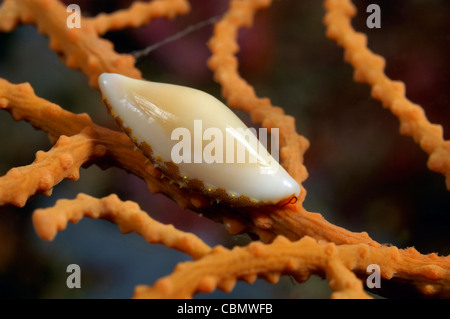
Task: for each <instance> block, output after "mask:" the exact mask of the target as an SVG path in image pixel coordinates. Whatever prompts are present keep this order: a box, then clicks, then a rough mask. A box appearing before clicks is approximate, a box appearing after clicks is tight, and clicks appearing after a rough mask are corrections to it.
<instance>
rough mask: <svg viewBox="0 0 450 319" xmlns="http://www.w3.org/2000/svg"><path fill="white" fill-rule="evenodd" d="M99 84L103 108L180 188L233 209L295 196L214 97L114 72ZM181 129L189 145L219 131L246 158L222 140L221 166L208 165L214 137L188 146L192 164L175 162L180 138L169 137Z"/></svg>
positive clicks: (293, 187)
mask: <svg viewBox="0 0 450 319" xmlns="http://www.w3.org/2000/svg"><path fill="white" fill-rule="evenodd" d="M99 85H100V89H101V92H102V95H103V100H104V102H105V104H106V105H107V106H108V108H109V110H110V113H111V114H112V115H113V116H114V117H115V118H116V120H117V121H118V122H119V124H121V125H122V128H123V129H124V130H125V132H127V133H128V135H129V136H130V137H131V139H132V140H133V141H134V142H135V143H136V145H137V146H138V147H139V148H140V149H141V150H142V151H143V153H144V154H145V155H146V156H147V157H148V158H149V160H150V161H151V162H152V163H153V164H154V165H155V166H156V167H158V168H159V169H160V170H161V171H162V172H163V173H164V174H166V175H167V176H169V177H170V178H171V179H172V180H174V181H176V182H177V183H178V184H180V185H181V186H186V187H188V188H189V189H192V190H194V191H197V192H201V193H204V194H205V195H208V196H209V197H211V198H213V199H215V200H217V201H220V202H225V203H226V204H229V205H234V206H249V205H267V204H277V203H279V202H281V201H285V200H289V199H292V198H294V197H298V195H299V193H300V187H299V185H298V184H297V182H296V181H295V180H294V179H293V178H292V177H291V176H290V175H289V174H288V173H287V172H286V171H285V170H284V169H283V167H281V166H280V165H279V164H278V162H277V161H276V160H275V159H274V158H273V157H272V156H271V155H270V154H269V153H268V152H267V151H266V150H265V148H264V147H263V146H262V145H261V144H260V143H259V141H257V142H256V143H257V145H258V147H257V149H255V147H254V146H255V144H252V145H251V143H249V142H248V136H247V140H246V138H245V136H244V135H243V134H242V130H248V127H247V126H246V125H245V124H244V123H243V122H242V121H241V120H240V119H239V118H238V117H237V116H236V115H235V114H234V113H233V112H232V111H231V110H230V109H229V108H228V107H227V106H226V105H224V104H223V103H222V102H220V101H219V100H218V99H216V98H215V97H213V96H211V95H209V94H207V93H205V92H202V91H199V90H196V89H192V88H188V87H183V86H178V85H171V84H164V83H156V82H148V81H141V80H136V79H131V78H128V77H125V76H122V75H119V74H112V73H103V74H102V75H101V76H100V77H99ZM194 123H195V125H194ZM199 123H201V127H200V128H199V127H198V124H199ZM180 128H181V129H182V130H183V131H184V132H187V130H188V131H189V133H190V136H191V138H192V141H194V140H195V138H198V134H200V135H201V134H203V133H206V132H207V131H208V129H209V128H211V129H215V130H216V132H217V129H218V130H220V131H221V132H222V134H223V135H222V136H223V138H224V141H225V140H227V139H230V140H231V141H233V142H235V144H236V145H241V146H243V147H244V148H245V150H246V151H247V152H248V153H247V154H248V155H247V156H248V157H247V158H246V161H245V162H244V163H242V162H239V161H238V160H237V157H236V156H237V149H236V148H237V146H235V147H234V149H231V151H234V153H230V147H227V145H228V146H229V144H226V143H225V142H224V143H223V149H220V150H219V149H218V148H217V149H216V150H215V152H217V151H223V153H224V154H223V158H224V161H223V163H220V162H218V161H212V162H211V160H208V159H207V158H204V156H205V154H206V153H205V147H208V144H209V143H211V142H212V139H211V140H205V138H203V140H202V142H201V143H202V144H201V145H200V144H198V143H197V144H196V145H194V144H195V143H194V142H192V145H191V146H192V148H191V150H192V156H191V158H192V161H190V163H189V162H187V163H186V162H179V160H174V158H173V155H174V148H175V149H177V147H178V149H179V147H180V140H181V137H180V136H179V139H173V138H174V136H173V135H172V134H173V132H174V131H176V130H177V129H180ZM215 137H216V138H217V136H215ZM190 141H191V140H190ZM227 141H228V140H227ZM211 145H212V144H210V145H209V147H210V148H211ZM260 147H262V148H263V149H264V152H261V151H260V150H261V148H260ZM227 151H228V154H232V155H233V154H234V157H233V156H230V159H233V160H231V161H229V160H225V159H226V156H227ZM175 153H176V152H175ZM176 154H178V153H176ZM214 154H216V153H214ZM217 154H219V153H217ZM199 159H200V160H201V161H200V162H199V161H198V160H199ZM195 161H197V162H198V163H196V162H195ZM178 162H179V163H178ZM208 162H211V163H208Z"/></svg>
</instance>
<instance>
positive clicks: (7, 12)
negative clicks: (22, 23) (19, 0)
mask: <svg viewBox="0 0 450 319" xmlns="http://www.w3.org/2000/svg"><path fill="white" fill-rule="evenodd" d="M19 16H20V10H19V7H18V6H17V5H16V2H15V1H14V0H5V1H3V3H2V5H1V6H0V31H2V32H9V31H11V30H13V29H14V28H15V27H16V26H17V24H18V23H19Z"/></svg>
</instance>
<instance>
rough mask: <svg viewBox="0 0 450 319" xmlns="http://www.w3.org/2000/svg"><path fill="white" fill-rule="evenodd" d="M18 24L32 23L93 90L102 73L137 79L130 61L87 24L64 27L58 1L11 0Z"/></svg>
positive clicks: (132, 63) (139, 75) (65, 15)
mask: <svg viewBox="0 0 450 319" xmlns="http://www.w3.org/2000/svg"><path fill="white" fill-rule="evenodd" d="M15 2H16V6H17V7H18V10H20V12H21V15H20V21H21V22H22V23H28V24H31V23H34V24H36V26H37V27H38V30H39V31H40V32H41V33H44V34H46V35H47V36H48V37H49V39H50V48H51V49H52V50H54V51H56V52H58V53H59V54H60V57H61V59H62V60H63V62H64V63H65V64H66V65H67V66H68V67H69V68H74V69H81V70H82V72H83V73H84V74H85V75H86V76H87V77H88V78H89V84H90V85H91V86H93V87H97V86H98V83H97V79H98V76H99V75H100V74H101V73H102V72H115V73H120V74H123V75H127V76H129V77H134V78H141V72H140V71H139V70H138V69H136V68H135V67H134V58H133V57H132V56H131V55H128V54H118V53H117V52H115V51H114V48H113V44H112V43H111V42H109V41H107V40H104V39H102V38H100V37H99V36H98V34H97V33H96V31H95V29H94V27H93V26H91V25H90V24H89V22H88V21H82V22H81V23H82V27H81V28H73V29H70V28H67V26H66V22H67V21H66V20H67V17H68V13H67V12H66V7H65V6H64V5H63V4H62V3H61V2H60V1H58V0H15Z"/></svg>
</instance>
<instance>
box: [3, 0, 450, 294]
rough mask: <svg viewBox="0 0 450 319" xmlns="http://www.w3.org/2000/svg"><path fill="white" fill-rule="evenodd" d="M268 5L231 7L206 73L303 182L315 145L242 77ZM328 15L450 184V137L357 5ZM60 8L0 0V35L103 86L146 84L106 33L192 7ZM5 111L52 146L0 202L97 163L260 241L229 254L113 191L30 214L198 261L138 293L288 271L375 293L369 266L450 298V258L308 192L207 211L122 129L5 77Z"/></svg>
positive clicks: (20, 198) (16, 200)
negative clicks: (371, 43) (363, 21)
mask: <svg viewBox="0 0 450 319" xmlns="http://www.w3.org/2000/svg"><path fill="white" fill-rule="evenodd" d="M271 2H272V1H270V0H231V1H230V4H229V8H228V10H227V12H226V14H225V15H224V16H223V17H222V18H221V19H220V20H219V21H218V22H217V23H216V24H215V28H214V34H213V36H212V37H211V39H210V41H209V43H208V46H209V48H210V50H211V52H212V56H211V58H210V59H209V61H208V66H209V67H210V69H211V70H212V71H213V72H214V79H215V80H216V81H217V82H218V83H220V85H221V87H222V94H223V96H224V98H225V99H226V100H227V103H228V105H229V106H230V107H232V108H237V109H241V110H244V111H246V112H247V113H248V114H249V115H250V116H251V118H252V120H253V121H254V122H255V123H258V124H261V125H262V126H263V127H266V128H267V129H269V130H270V128H274V127H277V128H279V129H280V130H279V132H280V153H281V154H280V155H281V163H282V165H283V166H284V167H285V168H286V170H287V171H288V172H289V173H290V174H291V175H292V176H293V177H294V178H295V179H296V180H297V181H298V182H299V183H300V184H301V183H303V182H304V181H305V180H306V179H307V177H308V173H307V170H306V167H305V166H304V165H303V156H304V153H305V151H306V150H307V149H308V147H309V142H308V140H307V139H306V138H305V137H303V136H301V135H299V134H298V133H297V132H296V129H295V119H294V118H293V117H291V116H289V115H286V114H285V113H284V111H283V109H282V108H280V107H275V106H273V105H272V104H271V102H270V100H269V99H268V98H260V97H258V96H257V95H256V93H255V90H254V88H253V87H252V85H251V84H249V83H247V82H246V81H245V80H244V79H243V78H242V77H241V76H240V75H239V72H238V65H239V61H238V59H237V57H236V56H235V54H236V53H237V51H238V49H239V46H238V44H237V33H238V31H239V29H240V28H242V27H250V26H251V25H252V21H253V17H254V14H255V12H256V11H257V10H259V9H262V8H266V7H268V6H270V4H271ZM325 8H326V11H327V14H326V17H325V20H324V21H325V24H326V26H327V36H328V37H329V38H331V39H333V40H335V41H336V42H337V43H338V44H339V45H341V46H342V47H343V48H344V50H345V60H346V61H348V62H349V63H351V64H352V66H353V67H354V69H355V80H356V81H359V82H365V83H368V84H369V85H370V86H371V87H372V95H373V97H374V98H376V99H379V100H380V101H381V102H382V103H383V105H384V106H385V107H387V108H389V109H390V110H391V111H392V113H393V114H394V115H395V116H397V117H398V118H399V120H400V131H401V133H402V134H405V135H408V136H412V137H413V139H414V141H416V142H417V143H419V144H420V147H421V148H422V149H423V150H424V151H425V152H426V153H427V154H428V155H429V160H428V166H429V168H430V169H431V170H433V171H436V172H439V173H441V174H443V175H444V176H445V177H446V183H447V188H448V189H450V142H449V141H445V140H444V139H443V130H442V127H441V126H440V125H435V124H431V123H429V122H428V120H427V118H426V117H425V115H424V111H423V110H422V108H421V107H420V106H419V105H416V104H413V103H412V102H410V101H409V100H407V99H406V98H405V94H404V90H405V89H404V84H403V83H401V82H398V81H391V80H390V79H389V78H387V76H386V75H385V74H384V72H383V68H384V64H385V62H384V59H383V58H382V57H381V56H378V55H375V54H373V53H372V52H371V51H370V50H369V49H368V48H367V47H366V37H365V35H364V34H361V33H357V32H355V31H354V30H353V28H352V26H351V23H350V21H351V17H352V16H354V14H355V13H356V11H355V8H354V6H353V5H352V3H351V1H350V0H327V1H325ZM65 9H66V8H65V6H64V5H63V4H62V3H60V2H59V1H57V0H4V1H3V3H2V6H1V7H0V30H1V31H4V32H10V31H12V30H13V29H14V28H15V27H16V26H17V25H18V24H20V23H22V24H33V25H36V27H37V28H38V29H39V31H40V32H41V33H44V34H45V35H47V36H48V38H49V39H50V48H51V49H52V50H54V51H56V52H58V54H59V56H60V57H61V59H62V61H63V62H64V63H65V64H66V65H67V67H69V68H75V69H79V70H81V72H83V73H84V74H85V75H86V77H87V78H88V81H89V83H90V85H91V86H94V87H97V78H98V76H99V74H101V73H102V72H114V73H120V74H124V75H127V76H130V77H134V78H141V72H140V71H139V70H138V69H137V68H136V67H135V66H134V59H133V57H132V56H131V55H127V54H119V53H117V52H115V51H114V49H113V46H112V44H111V43H110V42H109V41H107V40H105V39H103V38H101V37H100V36H101V35H103V34H105V33H106V32H107V31H109V30H119V29H123V28H126V27H133V28H136V27H139V26H144V25H147V24H148V23H149V22H150V21H151V20H152V19H154V18H157V17H166V18H173V17H175V16H177V15H180V14H186V13H188V12H189V10H190V6H189V3H188V2H187V1H186V0H154V1H151V2H148V3H147V2H136V3H134V4H133V5H131V6H130V7H129V8H128V9H124V10H120V11H117V12H113V13H110V14H101V15H99V16H96V17H92V18H85V19H83V26H82V28H80V29H68V28H65V27H64V26H65V23H66V18H65V17H66V14H65ZM0 108H1V109H4V110H6V111H8V112H10V113H11V115H12V116H13V118H14V119H15V120H16V121H21V120H23V121H26V122H28V123H30V124H31V125H33V127H35V128H38V129H40V130H43V131H44V132H45V133H47V135H48V136H49V138H50V139H51V141H52V142H54V143H55V144H54V146H53V147H52V149H51V150H49V151H48V152H43V151H39V152H38V153H37V154H36V160H35V161H34V162H33V163H32V164H30V165H27V166H23V167H16V168H13V169H11V170H10V171H9V172H8V173H7V174H6V175H5V176H3V177H0V204H1V205H8V204H10V205H15V206H19V207H22V206H24V205H25V204H26V203H27V200H28V199H29V198H30V197H31V196H32V195H34V194H38V193H42V194H44V195H50V194H51V192H52V189H53V187H55V186H56V185H57V184H58V183H59V182H60V181H61V180H62V179H65V178H66V179H73V180H76V179H78V177H79V168H80V166H81V165H90V164H92V163H97V164H99V165H102V167H104V166H105V165H106V166H117V167H120V168H123V169H125V170H126V171H128V172H130V173H132V174H135V175H136V176H138V177H140V178H142V179H143V180H145V182H146V183H147V185H148V188H149V189H150V191H151V192H152V193H163V194H165V195H167V196H168V197H170V198H172V199H173V200H174V201H175V202H176V203H178V204H179V205H180V206H181V207H183V208H188V209H192V210H194V211H197V212H199V213H201V214H203V215H205V216H207V217H210V218H212V219H214V220H216V221H219V222H222V223H223V224H224V225H225V227H226V228H227V229H228V230H229V231H230V232H231V233H232V234H237V233H250V234H252V235H257V236H258V237H259V239H260V241H258V242H253V243H251V244H250V245H248V246H246V247H236V248H234V249H231V250H229V249H226V248H223V247H221V246H218V247H213V248H212V247H209V246H208V245H207V244H205V243H204V242H203V241H202V240H201V239H199V238H198V237H197V236H196V235H195V234H188V233H184V232H182V231H180V230H178V229H176V228H174V227H172V226H167V225H162V224H160V223H159V222H157V221H155V220H153V219H152V218H151V217H149V216H148V214H147V213H145V212H143V211H142V210H141V209H140V208H139V206H138V205H137V204H136V203H132V202H129V201H127V202H123V201H121V200H120V199H119V198H117V196H115V195H111V196H108V197H106V198H102V199H96V198H93V197H90V196H88V195H84V194H80V195H79V196H77V198H75V199H73V200H59V201H58V202H57V204H56V205H55V206H54V207H51V208H46V209H38V210H36V211H35V212H34V215H33V222H34V226H35V229H36V231H37V233H38V234H39V236H40V237H42V238H43V239H45V240H52V239H53V238H54V237H55V236H56V234H57V232H58V231H61V230H63V229H64V228H65V227H66V225H67V222H69V221H70V222H73V223H76V222H78V221H79V220H80V219H81V218H83V217H89V218H101V219H106V220H108V221H110V222H112V223H115V224H117V226H118V227H119V228H120V230H121V231H122V232H123V233H128V232H136V233H137V234H139V235H141V236H142V237H144V238H145V239H146V240H147V241H148V242H149V243H161V244H163V245H165V246H167V247H168V248H175V249H177V250H180V251H182V252H184V253H186V254H188V255H189V256H191V257H192V258H193V259H194V260H193V261H190V262H185V263H180V264H179V265H178V266H176V268H175V270H174V271H173V273H172V274H170V275H168V276H166V277H164V278H161V279H159V280H158V281H157V282H156V283H154V284H153V285H152V286H144V285H140V286H137V287H136V289H135V293H134V297H135V298H192V297H193V296H194V295H195V294H196V293H199V292H211V291H213V290H215V289H216V288H219V289H222V290H224V291H227V292H229V291H231V290H232V289H233V287H234V285H235V283H236V281H238V280H244V281H246V282H248V283H252V282H254V281H255V279H256V278H264V279H265V280H267V281H269V282H271V283H276V282H277V281H278V279H279V278H280V276H281V275H291V276H292V277H293V278H295V279H296V280H297V281H298V282H303V281H305V280H307V279H308V278H309V276H310V275H319V276H321V277H325V278H326V279H327V280H328V281H329V284H330V287H331V288H332V289H333V291H334V292H333V294H332V295H331V297H332V298H368V297H369V295H368V294H367V293H366V292H365V291H364V287H363V282H364V279H365V278H366V276H367V274H366V272H365V270H366V268H367V266H368V265H370V264H378V265H379V266H380V269H381V277H382V278H383V279H385V280H392V281H398V282H402V283H403V284H405V285H407V286H408V287H409V289H411V290H417V291H418V292H419V293H420V294H422V295H423V296H439V297H449V296H450V257H440V256H438V255H436V254H430V255H422V254H420V253H419V252H417V251H416V250H415V249H414V248H409V249H398V248H397V247H387V246H385V245H381V244H379V243H377V242H376V241H374V240H372V239H371V238H370V237H369V235H368V234H367V233H354V232H351V231H349V230H346V229H344V228H342V227H339V226H336V225H333V224H332V223H330V222H328V221H326V220H325V219H324V218H323V217H322V216H321V215H320V214H318V213H311V212H308V211H307V210H306V209H305V208H304V207H303V205H302V203H303V201H304V199H305V196H306V191H305V189H304V187H303V186H302V193H301V197H300V198H299V200H298V201H297V203H295V204H289V205H286V206H284V207H261V208H230V207H226V206H223V205H222V206H216V205H213V206H211V204H210V203H209V201H208V200H207V199H206V198H204V197H202V196H201V195H198V194H195V193H193V192H191V191H190V190H189V189H180V188H179V187H178V186H176V185H175V184H171V183H170V182H169V181H168V180H166V179H162V178H161V174H160V172H159V171H158V170H157V169H155V168H154V167H153V166H151V165H150V164H149V163H148V161H146V160H145V158H144V156H143V155H142V153H141V152H139V151H137V150H135V148H134V145H133V143H132V142H131V141H130V139H129V138H128V137H127V136H126V135H125V134H124V133H121V132H117V131H111V130H109V129H106V128H104V127H101V126H99V125H96V124H95V123H93V122H92V120H91V119H90V117H89V116H88V115H87V114H78V115H77V114H73V113H71V112H68V111H66V110H64V109H63V108H61V107H60V106H58V105H55V104H53V103H51V102H50V101H47V100H45V99H42V98H40V97H38V96H36V95H35V94H34V92H33V89H32V88H31V86H30V85H28V84H26V83H25V84H19V85H16V84H12V83H10V82H8V81H7V80H6V79H0Z"/></svg>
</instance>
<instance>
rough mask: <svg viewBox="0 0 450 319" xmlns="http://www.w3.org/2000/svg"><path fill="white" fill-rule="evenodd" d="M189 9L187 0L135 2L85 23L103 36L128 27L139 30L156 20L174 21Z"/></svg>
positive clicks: (88, 19)
mask: <svg viewBox="0 0 450 319" xmlns="http://www.w3.org/2000/svg"><path fill="white" fill-rule="evenodd" d="M189 9H190V7H189V2H187V1H186V0H153V1H151V2H148V3H146V2H135V3H133V4H132V5H131V6H130V7H129V8H128V9H123V10H119V11H116V12H113V13H110V14H107V13H101V14H99V15H98V16H96V17H95V18H85V21H88V22H89V23H90V24H92V26H93V27H94V29H95V31H96V33H97V34H99V35H102V34H105V33H106V32H108V31H112V30H121V29H124V28H126V27H133V28H137V27H140V26H143V25H146V24H148V23H149V22H150V21H152V20H153V19H155V18H161V17H165V18H168V19H172V18H173V17H174V16H176V15H181V14H185V13H187V12H188V11H189Z"/></svg>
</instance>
